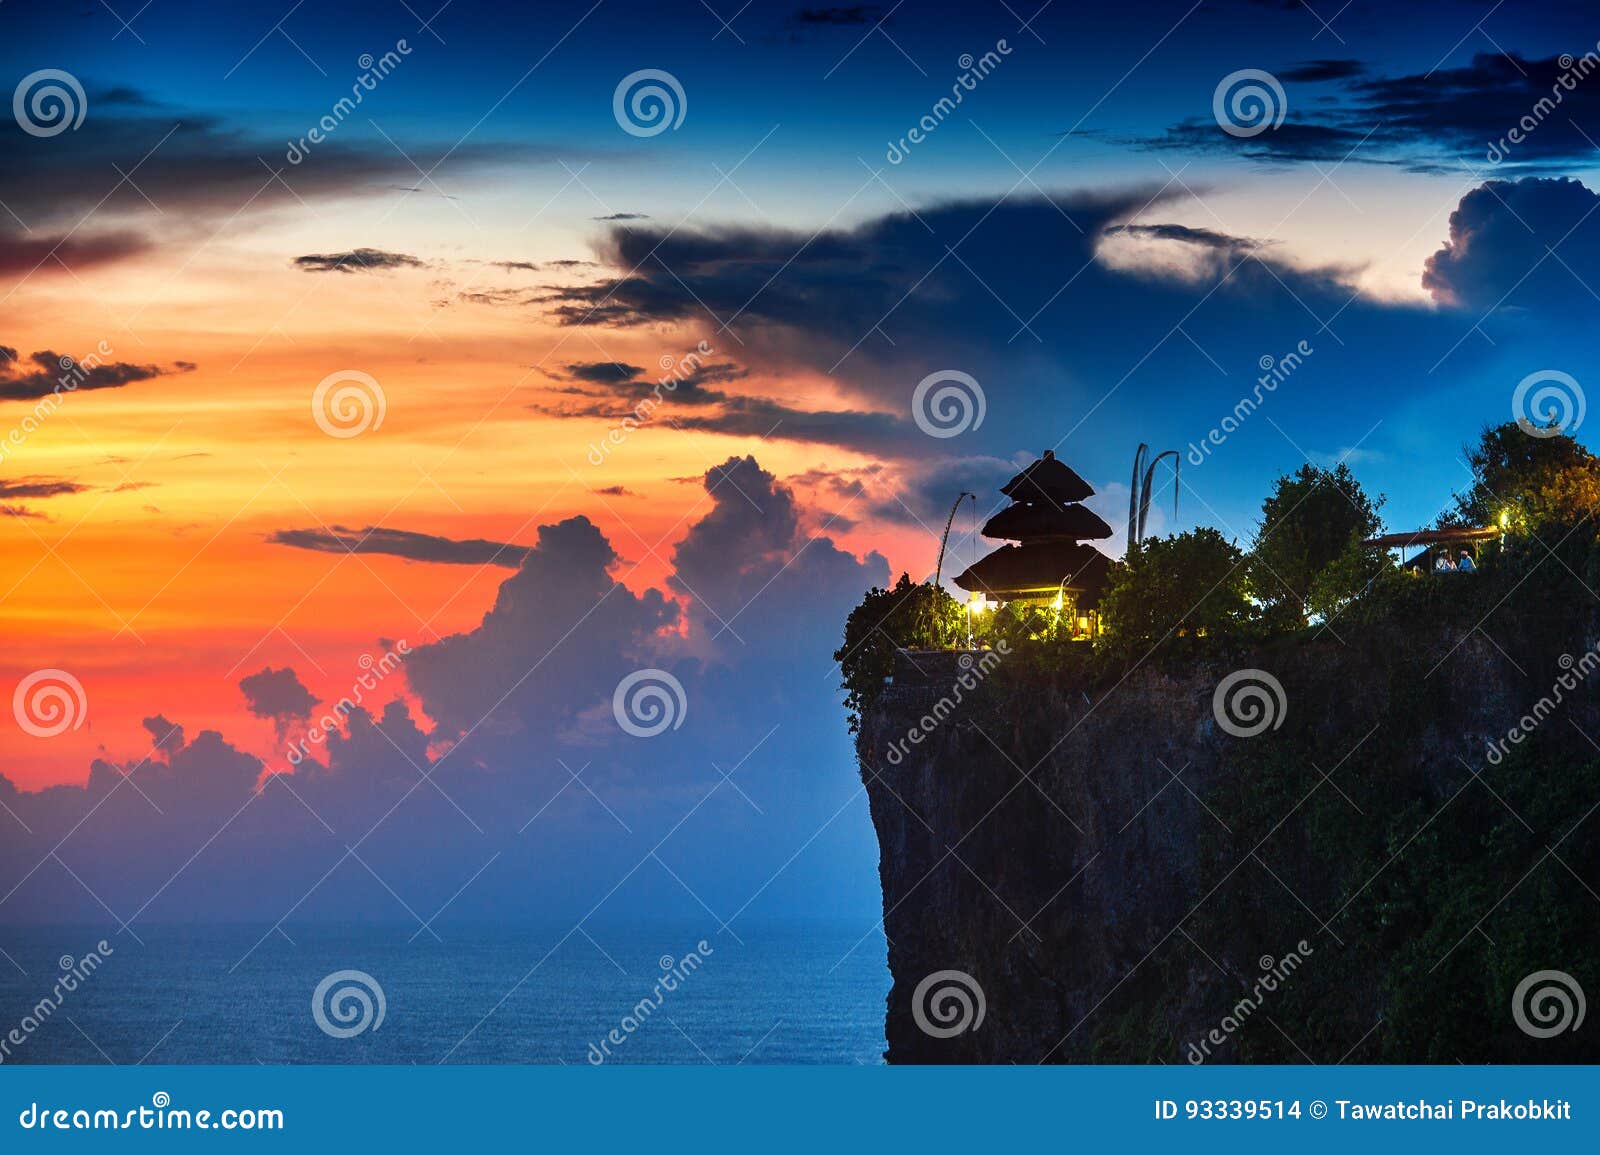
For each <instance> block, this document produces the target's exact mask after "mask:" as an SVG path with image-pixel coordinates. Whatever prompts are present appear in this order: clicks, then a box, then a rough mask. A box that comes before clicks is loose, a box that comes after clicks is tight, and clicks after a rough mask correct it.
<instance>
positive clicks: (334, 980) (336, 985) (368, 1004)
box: [311, 971, 388, 1039]
mask: <svg viewBox="0 0 1600 1155" xmlns="http://www.w3.org/2000/svg"><path fill="white" fill-rule="evenodd" d="M387 1009H388V1003H387V1002H386V1001H385V1000H384V997H383V988H382V987H381V986H379V985H378V980H377V979H375V978H373V977H372V976H371V975H369V974H368V973H367V972H366V971H334V972H333V973H332V974H331V975H329V976H328V977H327V978H325V979H323V980H322V981H321V982H320V983H318V984H317V989H316V990H315V991H313V992H312V994H311V1017H312V1018H313V1019H314V1020H316V1024H317V1026H318V1027H320V1028H322V1033H323V1034H325V1035H327V1036H328V1037H329V1038H334V1039H353V1038H354V1037H355V1036H357V1035H360V1034H364V1033H365V1032H367V1031H369V1030H372V1031H375V1030H377V1029H378V1028H379V1027H381V1026H383V1016H384V1012H385V1011H386V1010H387Z"/></svg>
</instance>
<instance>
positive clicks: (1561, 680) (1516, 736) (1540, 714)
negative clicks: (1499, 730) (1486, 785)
mask: <svg viewBox="0 0 1600 1155" xmlns="http://www.w3.org/2000/svg"><path fill="white" fill-rule="evenodd" d="M1556 664H1557V665H1559V666H1560V667H1561V670H1562V673H1561V674H1560V675H1559V676H1558V677H1557V678H1556V681H1555V684H1554V685H1553V686H1551V687H1550V692H1549V693H1548V694H1546V695H1545V696H1544V697H1542V698H1540V699H1539V700H1538V701H1537V702H1535V703H1534V704H1533V705H1532V706H1531V707H1530V708H1529V709H1528V712H1527V713H1525V714H1523V715H1522V717H1521V718H1519V719H1517V723H1516V725H1514V726H1512V727H1511V729H1509V730H1507V731H1506V736H1505V737H1504V738H1501V739H1499V740H1497V741H1495V742H1491V743H1490V744H1489V752H1488V755H1487V756H1488V759H1489V765H1491V766H1498V765H1500V763H1501V762H1503V761H1505V759H1506V755H1508V754H1510V753H1511V747H1513V746H1520V745H1521V744H1522V743H1523V742H1524V741H1526V740H1527V738H1528V736H1529V735H1530V734H1532V733H1533V732H1534V731H1535V730H1536V729H1538V728H1539V724H1540V723H1541V722H1543V721H1544V720H1545V719H1546V718H1548V717H1549V716H1550V715H1551V714H1553V713H1555V710H1556V707H1557V706H1559V705H1561V703H1562V702H1565V701H1566V700H1567V694H1568V693H1570V692H1572V691H1574V690H1576V689H1578V687H1579V686H1580V685H1582V684H1583V682H1584V681H1585V680H1586V679H1587V678H1588V677H1589V675H1590V674H1592V673H1594V672H1595V670H1597V669H1600V646H1594V647H1592V648H1590V649H1587V650H1585V651H1584V652H1583V655H1582V656H1581V657H1579V658H1577V659H1576V660H1574V659H1573V657H1572V655H1571V654H1562V655H1561V657H1559V658H1558V659H1556Z"/></svg>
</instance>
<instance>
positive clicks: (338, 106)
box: [283, 40, 411, 164]
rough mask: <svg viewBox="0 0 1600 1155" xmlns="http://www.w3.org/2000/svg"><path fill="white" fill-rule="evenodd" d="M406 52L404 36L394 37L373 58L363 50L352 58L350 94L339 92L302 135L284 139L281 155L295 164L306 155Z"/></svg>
mask: <svg viewBox="0 0 1600 1155" xmlns="http://www.w3.org/2000/svg"><path fill="white" fill-rule="evenodd" d="M410 55H411V45H409V44H407V43H406V42H405V41H404V40H396V41H395V42H394V48H393V49H391V50H390V51H388V52H385V53H384V54H383V55H382V56H379V57H377V58H376V59H374V58H373V55H372V53H370V52H363V53H362V54H361V55H360V56H359V57H357V58H356V65H357V66H358V67H359V68H360V69H361V75H360V76H358V77H356V79H355V83H354V84H352V85H351V86H350V95H349V96H341V97H340V98H339V99H338V100H337V101H335V102H334V105H333V107H332V108H330V109H329V110H328V113H327V115H326V116H324V117H323V118H322V119H321V120H319V121H317V123H315V124H313V125H312V126H311V129H310V131H308V132H307V133H306V134H305V136H302V137H301V138H300V139H299V140H297V141H295V140H291V141H289V142H287V143H288V145H289V148H288V150H287V151H286V152H285V153H284V154H283V159H284V160H286V161H288V162H289V163H290V164H299V163H300V162H301V161H303V160H305V159H306V157H308V156H310V155H311V150H312V148H313V147H315V146H316V145H319V144H321V143H322V142H323V141H325V140H327V139H328V137H329V136H331V135H332V134H333V133H334V131H335V130H336V129H338V127H339V126H340V125H341V124H343V123H344V122H345V118H346V117H348V116H350V115H352V114H353V113H354V112H355V110H356V106H357V105H358V104H360V103H361V102H362V101H364V100H365V99H366V94H367V93H369V92H375V91H376V90H377V87H378V81H380V80H382V79H384V78H385V77H386V76H388V75H389V74H390V73H391V72H393V71H394V70H395V69H396V68H399V67H400V62H401V58H402V57H406V56H410Z"/></svg>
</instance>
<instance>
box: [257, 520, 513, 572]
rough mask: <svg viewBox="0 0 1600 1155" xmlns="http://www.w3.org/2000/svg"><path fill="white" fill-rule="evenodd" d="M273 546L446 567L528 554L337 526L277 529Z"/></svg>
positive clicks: (505, 562)
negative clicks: (370, 556) (367, 554)
mask: <svg viewBox="0 0 1600 1155" xmlns="http://www.w3.org/2000/svg"><path fill="white" fill-rule="evenodd" d="M267 540H268V541H269V542H271V543H273V544H274V545H287V546H293V547H294V548H296V549H310V550H316V551H318V552H320V553H376V554H388V555H390V556H392V557H403V558H406V559H408V560H410V561H427V562H440V563H442V564H445V565H501V566H516V565H519V564H520V563H521V561H522V557H523V555H524V554H525V553H526V552H527V547H526V546H520V545H512V544H510V543H509V542H504V541H487V540H484V539H483V538H469V539H464V540H463V539H458V538H451V537H441V536H439V535H437V534H431V533H416V532H414V531H412V530H405V529H385V528H381V527H374V526H370V525H369V526H367V527H366V528H365V529H350V528H348V527H346V526H342V525H336V526H333V527H332V528H331V529H321V528H319V529H280V530H275V531H274V532H273V533H271V534H269V535H268V536H267Z"/></svg>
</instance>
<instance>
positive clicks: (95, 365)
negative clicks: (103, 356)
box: [0, 347, 195, 401]
mask: <svg viewBox="0 0 1600 1155" xmlns="http://www.w3.org/2000/svg"><path fill="white" fill-rule="evenodd" d="M0 352H4V353H5V354H7V355H5V356H0V401H30V400H36V399H38V398H40V397H47V396H49V395H50V394H52V393H63V394H64V393H69V392H78V393H84V392H88V391H89V390H92V389H117V388H120V387H121V386H124V385H130V384H132V383H133V382H135V381H149V380H151V379H152V378H155V377H163V376H166V375H168V374H171V373H189V372H192V371H193V370H194V369H195V365H194V363H193V362H191V361H176V362H174V363H173V364H172V365H171V366H169V367H167V368H162V367H161V366H159V365H134V364H130V363H128V362H126V361H108V362H99V361H98V358H93V359H89V358H86V359H85V360H84V361H82V362H75V361H74V360H73V359H72V358H70V357H63V355H62V354H60V353H56V352H54V351H53V350H50V349H43V350H40V351H38V352H36V353H33V354H30V355H29V357H28V361H29V362H31V363H32V364H33V369H32V370H31V371H26V372H24V371H21V369H20V367H21V365H22V364H23V362H22V361H21V360H20V359H19V358H18V357H17V355H16V350H14V349H11V348H9V347H0Z"/></svg>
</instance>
